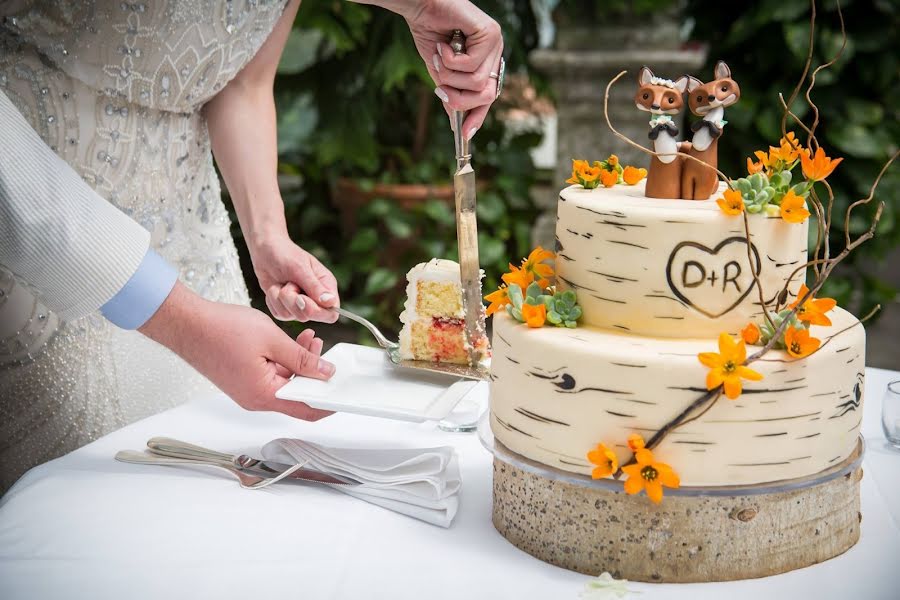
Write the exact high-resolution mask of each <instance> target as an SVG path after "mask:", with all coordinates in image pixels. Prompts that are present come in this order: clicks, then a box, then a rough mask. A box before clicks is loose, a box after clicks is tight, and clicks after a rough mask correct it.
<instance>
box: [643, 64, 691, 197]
mask: <svg viewBox="0 0 900 600" xmlns="http://www.w3.org/2000/svg"><path fill="white" fill-rule="evenodd" d="M688 81H689V79H688V77H687V76H685V75H683V76H681V77H679V78H678V79H677V80H675V81H672V80H671V79H664V78H662V77H657V76H656V75H654V74H653V71H651V70H650V68H649V67H642V68H641V71H640V73H639V74H638V86H639V87H638V91H637V93H636V94H635V96H634V103H635V104H636V105H637V107H638V109H640V110H644V111H647V112H649V113H650V114H651V115H652V117H651V119H650V133H649V134H648V136H649V138H650V139H651V140H652V141H653V149H654V150H655V151H656V152H657V153H658V154H659V156H653V157H651V158H650V168H649V170H648V173H647V187H646V192H645V193H646V195H647V197H648V198H680V197H681V194H680V192H681V173H682V170H683V168H684V160H685V159H684V157H682V156H678V155H677V154H676V152H678V142H677V141H676V139H675V138H677V137H678V126H677V125H676V121H675V119H674V118H673V117H675V116H677V115H678V114H680V113H681V111H682V109H683V108H684V92H685V91H686V90H687V87H688Z"/></svg>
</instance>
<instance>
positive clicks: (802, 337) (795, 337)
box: [784, 325, 822, 358]
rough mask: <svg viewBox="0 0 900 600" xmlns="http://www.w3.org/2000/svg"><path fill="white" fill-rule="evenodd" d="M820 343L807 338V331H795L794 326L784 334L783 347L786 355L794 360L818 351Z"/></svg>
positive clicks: (801, 329) (812, 338)
mask: <svg viewBox="0 0 900 600" xmlns="http://www.w3.org/2000/svg"><path fill="white" fill-rule="evenodd" d="M821 345H822V342H821V341H819V340H818V339H816V338H814V337H809V330H808V329H803V328H800V329H796V328H794V326H793V325H792V326H790V327H788V328H787V331H785V332H784V347H785V349H786V350H787V353H788V354H790V355H791V356H793V357H794V358H804V357H806V356H809V355H810V354H812V353H813V352H815V351H816V350H818V349H819V346H821Z"/></svg>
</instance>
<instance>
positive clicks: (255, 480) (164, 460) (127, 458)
mask: <svg viewBox="0 0 900 600" xmlns="http://www.w3.org/2000/svg"><path fill="white" fill-rule="evenodd" d="M116 460H118V461H121V462H127V463H135V464H140V465H178V466H205V467H217V468H219V469H224V470H226V471H228V472H229V473H231V474H232V475H234V476H235V477H237V479H238V481H239V482H240V484H241V487H242V488H244V489H247V490H261V489H263V488H265V487H268V486H270V485H272V484H273V483H277V482H279V481H281V480H282V479H284V478H285V477H289V476H290V475H291V474H292V473H294V472H295V471H297V470H299V469H300V468H301V467H303V465H305V464H306V462H302V463H299V464H296V465H294V466H292V467H290V468H289V469H286V470H285V471H283V472H282V473H281V474H279V475H277V476H275V477H259V476H257V475H250V474H249V473H244V472H242V471H240V470H239V469H237V468H236V467H234V466H233V465H231V464H228V463H225V462H219V461H214V460H198V459H188V458H174V457H171V456H160V455H158V454H149V453H146V452H137V451H135V450H120V451H119V452H117V453H116Z"/></svg>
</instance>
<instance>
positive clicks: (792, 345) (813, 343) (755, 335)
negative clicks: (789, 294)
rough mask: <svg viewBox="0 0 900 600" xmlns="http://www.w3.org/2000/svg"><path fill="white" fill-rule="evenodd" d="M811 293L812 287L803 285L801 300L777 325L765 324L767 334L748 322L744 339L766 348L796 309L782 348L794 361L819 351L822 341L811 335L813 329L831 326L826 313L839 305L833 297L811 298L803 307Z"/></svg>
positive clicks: (788, 308) (742, 331) (786, 312)
mask: <svg viewBox="0 0 900 600" xmlns="http://www.w3.org/2000/svg"><path fill="white" fill-rule="evenodd" d="M808 293H809V288H807V287H806V284H803V285H801V286H800V292H799V294H798V295H797V299H796V300H795V301H794V302H793V304H791V305H790V306H788V307H787V308H786V309H785V310H783V311H782V312H780V313H779V314H778V316H777V317H776V322H775V324H774V325H769V324H764V325H763V328H764V329H765V331H763V330H761V329H760V327H759V326H758V325H757V324H756V323H748V324H747V326H746V327H744V328H743V329H742V330H741V339H742V340H743V341H744V342H745V343H747V344H759V345H765V344H767V343H769V341H770V340H771V339H772V336H773V335H775V330H776V329H777V326H778V325H780V324H781V323H782V321H780V320H777V319H786V318H787V317H788V315H789V314H790V311H792V310H794V309H796V313H795V316H794V317H793V318H794V319H796V320H795V321H793V322H792V323H790V324H789V325H788V327H787V329H786V330H785V332H784V336H783V337H782V339H781V343H780V344H779V347H781V346H782V345H783V346H784V349H785V350H786V351H787V353H788V354H789V355H790V356H792V357H794V358H806V357H807V356H809V355H810V354H812V353H813V352H815V351H816V350H818V349H819V347H820V346H821V345H822V341H821V340H819V339H817V338H814V337H812V336H811V335H810V333H809V326H810V325H821V326H823V327H829V326H831V319H829V318H828V315H827V314H826V313H827V312H829V311H830V310H831V309H833V308H834V307H835V306H837V302H836V301H835V300H834V299H833V298H814V297H810V298H808V299H807V300H806V301H805V302H803V304H802V305H801V304H800V301H801V300H802V299H803V297H804V296H806V295H807V294H808Z"/></svg>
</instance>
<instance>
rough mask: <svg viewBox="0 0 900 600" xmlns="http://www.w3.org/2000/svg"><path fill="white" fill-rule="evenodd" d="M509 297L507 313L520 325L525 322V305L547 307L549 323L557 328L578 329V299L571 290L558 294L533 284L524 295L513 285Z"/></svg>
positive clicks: (579, 315) (551, 289) (508, 293)
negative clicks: (523, 308)
mask: <svg viewBox="0 0 900 600" xmlns="http://www.w3.org/2000/svg"><path fill="white" fill-rule="evenodd" d="M507 295H508V297H509V301H510V303H509V304H507V305H506V312H507V313H508V314H509V315H510V316H511V317H512V318H514V319H515V320H516V321H519V322H520V323H524V322H525V317H523V316H522V306H523V305H525V304H530V305H532V306H538V305H540V304H543V305H544V306H546V307H547V321H549V322H550V323H552V324H553V325H556V326H557V327H569V328H573V327H577V325H578V324H577V321H578V319H579V318H581V307H580V306H578V298H577V297H576V296H575V292H573V291H571V290H568V291H565V292H556V291H555V290H554V289H553V288H547V289H546V290H542V289H541V286H539V285H538V284H537V283H532V284H531V285H529V286H528V289H526V290H525V292H524V293H523V292H522V288H521V287H519V286H518V285H511V286H509V291H508V292H507Z"/></svg>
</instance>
